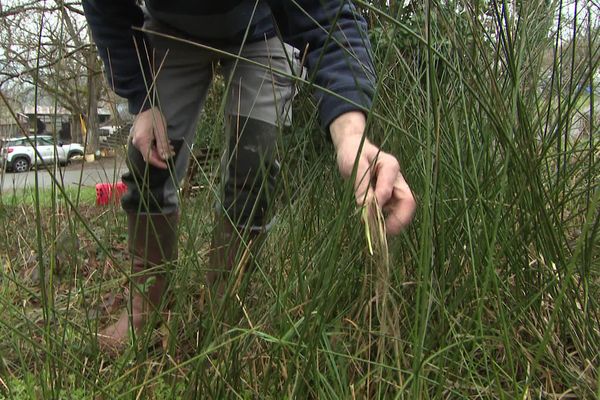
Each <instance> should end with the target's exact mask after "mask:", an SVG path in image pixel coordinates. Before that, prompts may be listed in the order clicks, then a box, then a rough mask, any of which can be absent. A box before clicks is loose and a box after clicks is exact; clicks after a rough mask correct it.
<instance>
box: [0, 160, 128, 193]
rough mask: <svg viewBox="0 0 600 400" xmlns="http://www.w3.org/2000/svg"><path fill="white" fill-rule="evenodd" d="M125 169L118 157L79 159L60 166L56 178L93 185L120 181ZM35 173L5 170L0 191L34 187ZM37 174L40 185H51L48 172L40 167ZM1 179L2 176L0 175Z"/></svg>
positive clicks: (71, 182) (72, 182)
mask: <svg viewBox="0 0 600 400" xmlns="http://www.w3.org/2000/svg"><path fill="white" fill-rule="evenodd" d="M126 169H127V168H126V166H125V162H124V161H123V160H121V159H118V158H105V159H102V160H99V161H95V162H91V163H84V162H83V161H79V162H74V163H72V164H71V165H69V166H67V167H65V168H61V171H60V173H57V175H56V178H57V179H58V181H59V182H63V183H64V185H65V186H77V185H79V184H80V182H81V185H82V186H90V187H94V186H96V184H97V183H100V182H117V181H120V180H121V174H123V172H125V171H126ZM35 174H36V171H29V172H27V173H20V174H16V173H13V172H5V173H4V180H3V182H2V181H0V183H1V184H2V187H1V188H0V189H1V190H0V191H1V192H3V193H5V192H11V191H13V190H15V189H24V188H27V187H29V188H33V187H35ZM37 174H38V182H39V186H40V187H43V188H49V187H51V186H52V181H53V180H52V177H51V175H50V173H48V172H47V171H46V170H45V169H43V168H40V170H39V171H37ZM1 179H2V177H1V176H0V180H1Z"/></svg>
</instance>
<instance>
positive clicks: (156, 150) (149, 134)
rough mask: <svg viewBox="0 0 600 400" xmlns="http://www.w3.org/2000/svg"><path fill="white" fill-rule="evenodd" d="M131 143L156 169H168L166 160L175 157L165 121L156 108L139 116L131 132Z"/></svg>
mask: <svg viewBox="0 0 600 400" xmlns="http://www.w3.org/2000/svg"><path fill="white" fill-rule="evenodd" d="M131 143H132V145H133V146H134V147H135V148H137V149H138V150H139V151H140V153H141V154H142V157H143V158H144V161H146V162H147V163H149V164H150V165H153V166H154V167H156V168H161V169H167V168H168V165H167V163H166V160H168V159H169V158H170V157H172V156H174V155H175V152H174V150H173V146H171V144H170V143H169V138H168V136H167V128H166V123H165V119H164V117H163V115H162V113H161V112H160V111H159V110H158V109H155V108H151V109H148V110H146V111H143V112H141V113H140V114H138V115H137V117H136V119H135V122H134V125H133V128H132V131H131Z"/></svg>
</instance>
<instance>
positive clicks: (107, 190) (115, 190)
mask: <svg viewBox="0 0 600 400" xmlns="http://www.w3.org/2000/svg"><path fill="white" fill-rule="evenodd" d="M126 191H127V185H125V184H124V183H123V182H117V183H116V184H112V183H98V184H97V185H96V205H97V206H107V205H108V204H110V203H111V201H112V202H114V203H116V202H118V201H119V200H120V199H121V196H122V195H123V193H125V192H126Z"/></svg>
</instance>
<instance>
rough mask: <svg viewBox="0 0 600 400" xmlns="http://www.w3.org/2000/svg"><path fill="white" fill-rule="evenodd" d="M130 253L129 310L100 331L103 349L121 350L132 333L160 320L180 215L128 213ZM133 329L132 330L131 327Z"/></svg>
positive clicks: (99, 340) (140, 331)
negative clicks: (158, 312) (152, 321)
mask: <svg viewBox="0 0 600 400" xmlns="http://www.w3.org/2000/svg"><path fill="white" fill-rule="evenodd" d="M127 221H128V239H129V252H130V254H131V257H132V275H131V280H130V283H131V285H130V287H131V291H130V293H131V302H130V304H129V306H130V307H129V310H128V309H125V310H123V311H122V313H121V315H120V316H119V319H118V320H117V321H116V322H115V323H113V324H112V325H110V326H108V327H106V328H105V329H103V330H102V331H100V332H99V333H98V345H99V347H100V349H101V350H104V351H110V352H113V353H115V352H116V353H118V352H121V351H122V350H123V348H124V347H125V346H126V345H127V341H128V338H129V334H130V332H132V331H133V333H134V335H136V336H139V335H140V334H141V333H142V332H143V330H144V328H145V326H146V324H147V322H148V321H149V320H152V319H153V317H156V319H160V314H157V313H156V312H157V311H160V308H161V306H163V305H164V304H163V303H164V301H163V299H164V297H165V291H166V288H167V271H166V268H169V267H170V265H169V264H172V263H173V262H174V261H175V260H176V259H177V225H178V222H179V215H178V213H177V212H175V213H172V214H165V215H162V214H151V215H145V214H128V215H127ZM132 328H133V329H132Z"/></svg>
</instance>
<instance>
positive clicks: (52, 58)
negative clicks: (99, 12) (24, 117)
mask: <svg viewBox="0 0 600 400" xmlns="http://www.w3.org/2000/svg"><path fill="white" fill-rule="evenodd" d="M0 38H2V39H1V40H0V90H2V91H3V92H4V91H5V90H6V89H7V88H8V86H11V88H12V91H13V93H14V92H15V90H16V93H17V94H18V93H23V92H27V91H28V89H27V86H30V87H33V88H37V91H35V90H34V91H33V92H34V93H37V95H33V96H32V95H31V94H30V95H29V96H28V97H30V98H31V97H33V99H31V100H32V101H31V102H30V104H33V103H34V101H37V105H47V106H50V107H52V106H61V107H64V108H65V109H67V110H68V111H69V112H70V113H71V114H72V115H73V117H74V119H73V121H72V124H71V125H72V136H73V139H79V137H80V136H81V127H80V124H79V123H78V118H77V116H79V115H81V116H83V119H84V121H85V124H86V127H87V133H88V134H89V135H88V137H87V138H86V140H87V146H88V151H90V152H93V151H95V150H96V149H97V147H98V137H97V133H98V103H99V101H100V98H101V96H102V94H103V92H106V91H105V90H104V89H103V79H102V76H101V65H100V62H99V60H98V57H97V53H96V49H95V47H94V46H93V45H92V44H91V38H90V36H89V32H88V30H87V26H86V24H85V19H84V18H83V11H82V9H81V4H79V2H65V1H62V0H55V1H39V0H34V1H27V2H24V1H13V2H10V3H9V5H7V6H6V5H5V6H2V5H0ZM44 103H45V104H44ZM48 129H50V130H52V131H58V130H59V129H60V127H48Z"/></svg>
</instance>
